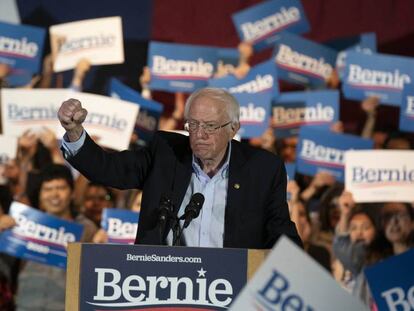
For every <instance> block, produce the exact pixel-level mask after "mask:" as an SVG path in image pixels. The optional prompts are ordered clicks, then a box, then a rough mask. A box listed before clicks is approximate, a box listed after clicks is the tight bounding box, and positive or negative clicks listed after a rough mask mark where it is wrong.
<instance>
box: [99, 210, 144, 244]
mask: <svg viewBox="0 0 414 311" xmlns="http://www.w3.org/2000/svg"><path fill="white" fill-rule="evenodd" d="M138 218H139V213H137V212H133V211H129V210H126V209H120V208H104V209H103V211H102V221H101V227H102V229H104V230H105V231H106V233H107V234H108V242H109V243H120V244H134V242H135V238H136V236H137V231H138Z"/></svg>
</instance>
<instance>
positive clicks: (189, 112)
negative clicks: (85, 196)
mask: <svg viewBox="0 0 414 311" xmlns="http://www.w3.org/2000/svg"><path fill="white" fill-rule="evenodd" d="M86 114H87V111H86V110H85V109H84V108H82V105H81V103H80V102H79V101H77V100H75V99H69V100H67V101H65V102H63V104H62V106H61V108H60V109H59V112H58V117H59V120H60V122H61V124H62V126H63V127H64V129H65V130H66V134H65V135H64V140H63V152H64V154H65V156H66V158H67V159H68V161H69V162H70V163H71V164H72V165H73V166H74V167H75V168H77V169H78V170H79V171H80V172H81V173H82V174H84V175H85V176H86V177H87V178H88V179H90V180H93V181H95V182H99V183H101V184H104V185H107V186H111V187H115V188H123V189H125V188H142V189H143V197H142V205H141V212H140V219H139V226H138V234H137V239H136V242H137V243H143V244H159V243H160V242H162V243H164V242H165V235H167V233H169V235H168V236H167V241H168V242H169V244H171V243H172V242H171V235H170V234H171V232H170V229H171V226H172V223H171V222H168V224H167V227H166V230H165V232H166V234H165V235H164V236H161V237H160V233H159V232H160V230H158V226H157V224H158V202H160V199H161V197H162V196H164V195H166V194H168V195H169V196H171V200H172V202H173V205H174V207H175V209H174V212H175V214H177V215H178V216H182V215H183V214H184V211H185V207H186V206H187V204H188V203H189V202H190V199H191V198H192V196H193V194H194V193H196V192H200V193H202V194H203V195H204V196H205V203H204V207H203V208H202V210H201V213H200V216H199V217H198V218H196V219H195V220H194V221H192V222H191V223H190V225H189V227H188V228H187V229H186V230H185V231H184V238H185V243H186V244H187V245H188V246H211V247H242V248H270V247H272V246H273V244H274V243H275V241H276V240H277V239H278V238H279V237H280V235H282V234H285V235H287V236H288V237H290V238H291V239H292V240H293V241H295V242H296V243H298V244H301V241H300V238H299V236H298V234H297V231H296V229H295V226H294V224H293V223H292V222H291V221H290V219H289V212H288V208H287V204H286V179H287V178H286V171H285V168H284V165H283V162H282V161H281V160H280V158H279V157H277V156H276V155H273V154H271V153H269V152H266V151H264V150H261V149H255V148H252V147H250V146H248V145H244V144H241V143H239V142H236V141H234V140H232V138H233V137H234V135H235V134H236V132H237V131H238V129H239V127H240V123H239V104H238V103H237V101H236V100H235V99H234V97H233V96H231V95H230V94H229V93H228V92H226V91H225V90H222V89H216V88H204V89H200V90H198V91H196V92H195V93H193V94H192V95H191V96H190V97H189V99H188V100H187V102H186V106H185V113H184V115H185V118H186V124H185V129H186V130H187V131H188V132H189V137H187V136H184V135H180V134H175V133H166V132H158V133H156V134H155V135H154V138H153V141H152V143H151V144H150V146H149V147H147V148H144V149H142V150H139V151H136V152H128V151H124V152H115V153H107V152H105V151H104V150H103V149H102V148H100V147H99V146H98V145H96V144H95V143H94V142H93V140H92V139H91V138H90V137H89V135H88V134H87V133H86V131H85V130H84V128H83V126H82V122H83V121H84V120H85V117H86Z"/></svg>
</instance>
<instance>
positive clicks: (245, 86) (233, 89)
mask: <svg viewBox="0 0 414 311" xmlns="http://www.w3.org/2000/svg"><path fill="white" fill-rule="evenodd" d="M208 84H209V86H211V87H218V88H224V89H226V90H227V91H229V92H230V93H232V94H235V93H250V94H254V93H260V92H268V93H271V94H272V96H278V95H279V84H278V81H277V72H276V66H275V63H274V62H273V61H272V60H269V61H266V62H263V63H260V64H258V65H256V66H254V67H253V68H251V69H250V71H249V72H248V74H247V75H246V76H245V77H244V78H243V79H238V78H236V77H235V76H234V75H228V76H226V77H223V78H217V79H210V80H209V81H208Z"/></svg>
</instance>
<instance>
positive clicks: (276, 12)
mask: <svg viewBox="0 0 414 311" xmlns="http://www.w3.org/2000/svg"><path fill="white" fill-rule="evenodd" d="M232 19H233V23H234V25H235V27H236V29H237V33H238V35H239V38H240V41H247V42H249V43H251V44H253V46H254V49H255V50H257V51H260V50H263V49H265V48H269V47H273V44H274V41H275V34H277V33H278V32H280V31H282V30H287V31H289V32H291V33H297V34H301V33H305V32H308V31H309V29H310V27H309V22H308V19H307V18H306V15H305V11H304V10H303V7H302V3H301V2H300V1H299V0H272V1H265V2H262V3H259V4H257V5H254V6H251V7H248V8H247V9H244V10H242V11H239V12H236V13H235V14H233V15H232Z"/></svg>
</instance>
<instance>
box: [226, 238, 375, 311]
mask: <svg viewBox="0 0 414 311" xmlns="http://www.w3.org/2000/svg"><path fill="white" fill-rule="evenodd" d="M230 310H234V311H236V310H303V311H305V310H315V311H316V310H318V311H332V310H335V311H349V310H352V311H359V310H364V311H367V310H368V308H367V307H365V306H364V305H363V304H362V303H361V302H359V301H357V299H356V298H354V297H352V296H351V295H350V294H349V293H347V292H346V291H345V290H344V289H342V288H341V287H340V286H339V284H338V283H337V282H336V281H335V280H334V279H333V278H332V276H331V275H330V274H329V273H328V272H327V271H326V270H325V269H324V268H322V267H321V266H319V265H318V264H317V263H316V262H315V261H314V260H313V259H311V258H310V257H309V256H308V255H307V254H306V253H304V252H303V251H302V250H301V249H300V248H298V247H297V246H296V245H295V244H294V243H293V242H291V241H290V240H289V239H288V238H286V237H282V238H280V239H279V241H278V242H277V244H276V245H275V246H274V247H273V249H272V251H271V252H270V253H269V255H268V256H267V258H266V260H265V261H264V263H263V264H262V265H261V267H260V268H259V270H258V271H256V273H255V275H254V276H253V278H252V279H251V280H250V281H249V282H248V283H247V285H246V286H245V287H244V288H243V290H242V292H241V293H240V294H239V296H238V297H237V299H236V300H235V301H234V302H233V304H232V305H231V306H230Z"/></svg>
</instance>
